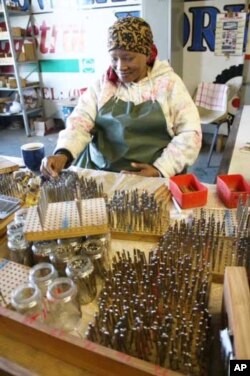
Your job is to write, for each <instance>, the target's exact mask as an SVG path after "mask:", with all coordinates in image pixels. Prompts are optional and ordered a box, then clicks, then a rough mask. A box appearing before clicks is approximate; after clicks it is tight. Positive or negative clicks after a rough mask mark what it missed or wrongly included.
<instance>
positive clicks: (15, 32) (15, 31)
mask: <svg viewBox="0 0 250 376" xmlns="http://www.w3.org/2000/svg"><path fill="white" fill-rule="evenodd" d="M11 34H12V36H13V37H22V36H24V35H25V29H22V28H21V27H12V28H11Z"/></svg>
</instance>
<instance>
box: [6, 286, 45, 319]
mask: <svg viewBox="0 0 250 376" xmlns="http://www.w3.org/2000/svg"><path fill="white" fill-rule="evenodd" d="M11 305H12V307H13V308H14V309H15V310H16V311H17V312H19V313H22V314H23V315H26V316H28V317H29V318H31V319H32V320H37V321H40V322H44V321H45V318H46V309H45V306H44V303H43V298H42V293H41V291H40V289H39V288H38V287H37V286H36V285H35V284H34V283H31V282H27V283H23V284H21V285H20V286H18V287H17V288H16V289H15V290H13V291H12V292H11Z"/></svg>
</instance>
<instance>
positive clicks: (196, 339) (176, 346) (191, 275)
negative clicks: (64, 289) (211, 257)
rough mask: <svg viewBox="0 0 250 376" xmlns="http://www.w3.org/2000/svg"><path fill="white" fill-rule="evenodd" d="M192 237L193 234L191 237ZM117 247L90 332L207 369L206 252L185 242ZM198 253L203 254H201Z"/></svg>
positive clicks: (123, 347)
mask: <svg viewBox="0 0 250 376" xmlns="http://www.w3.org/2000/svg"><path fill="white" fill-rule="evenodd" d="M190 242H191V240H190ZM165 246H166V248H165V247H163V244H162V245H159V247H158V248H157V249H155V250H154V251H151V252H150V253H149V259H148V261H147V260H146V257H145V254H144V252H142V251H140V250H138V249H134V252H133V255H132V256H131V254H130V253H129V252H128V251H127V252H126V251H124V250H123V252H122V253H120V252H117V254H116V256H115V257H114V258H113V264H112V270H110V271H109V272H108V276H107V278H106V280H105V285H104V288H103V290H102V292H101V295H100V298H99V301H98V308H99V313H96V314H95V321H94V323H90V324H89V326H88V330H87V333H86V335H87V338H88V339H89V340H91V341H93V342H97V343H99V344H101V345H104V346H107V347H110V348H113V349H116V350H118V351H121V352H124V353H126V354H129V355H131V356H135V357H138V358H140V359H143V360H146V361H149V362H151V363H155V364H159V365H160V366H162V367H165V368H170V369H173V370H178V371H181V372H183V373H188V374H192V375H201V374H203V371H204V369H205V357H206V355H207V354H206V351H207V345H208V331H209V327H210V314H209V312H208V299H209V292H210V285H211V275H210V269H211V267H210V265H209V263H208V262H207V259H206V253H203V254H202V255H201V254H200V253H199V252H198V250H197V249H196V248H195V249H194V250H193V253H192V254H190V253H189V249H188V248H186V246H185V243H179V244H178V247H177V246H176V247H175V246H173V244H172V245H171V246H169V247H168V246H167V245H166V244H165ZM197 253H198V254H197Z"/></svg>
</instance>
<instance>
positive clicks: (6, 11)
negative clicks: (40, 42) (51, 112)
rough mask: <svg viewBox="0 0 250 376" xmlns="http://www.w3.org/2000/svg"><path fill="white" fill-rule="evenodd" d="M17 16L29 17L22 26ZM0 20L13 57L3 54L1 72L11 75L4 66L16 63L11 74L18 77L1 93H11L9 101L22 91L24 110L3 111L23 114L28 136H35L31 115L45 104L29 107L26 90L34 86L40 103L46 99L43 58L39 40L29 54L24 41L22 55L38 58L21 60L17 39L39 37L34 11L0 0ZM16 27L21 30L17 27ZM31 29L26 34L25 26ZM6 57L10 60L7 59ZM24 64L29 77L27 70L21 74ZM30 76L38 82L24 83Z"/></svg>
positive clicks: (1, 36) (2, 38)
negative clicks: (37, 47)
mask: <svg viewBox="0 0 250 376" xmlns="http://www.w3.org/2000/svg"><path fill="white" fill-rule="evenodd" d="M13 17H25V19H24V21H25V22H24V23H25V28H24V29H23V28H20V27H19V25H20V22H18V23H17V22H16V25H15V20H14V19H13ZM0 21H1V22H4V23H5V26H6V31H3V32H0V41H8V42H9V45H10V51H9V55H11V56H10V57H7V58H5V57H1V58H0V75H3V76H6V77H8V74H6V72H4V69H3V67H8V66H9V67H12V70H13V71H12V72H11V76H12V77H13V78H15V79H16V86H17V87H14V88H11V87H6V86H4V87H0V93H7V96H8V98H9V102H12V101H13V100H14V96H15V97H16V96H17V95H18V97H19V99H20V104H21V108H22V111H21V112H19V113H17V114H12V113H0V117H11V116H21V117H22V118H23V122H24V127H25V131H26V134H27V136H31V130H30V124H29V116H32V115H33V114H36V113H42V115H44V114H43V106H39V107H37V108H33V109H27V103H26V100H25V91H26V90H29V89H33V90H35V91H36V95H37V98H38V99H39V101H38V103H42V102H43V100H42V98H40V96H41V92H42V91H41V90H39V88H41V72H40V70H39V62H38V60H37V57H36V51H35V44H34V48H33V51H31V52H32V55H29V53H30V51H29V50H28V49H27V50H26V44H25V43H24V51H23V52H24V53H23V54H22V58H25V57H26V58H27V56H30V57H32V58H33V59H35V60H25V61H18V58H19V52H18V51H17V50H16V48H15V45H16V44H15V41H17V40H18V41H22V42H25V41H28V40H33V41H35V36H34V33H33V30H34V24H33V15H32V14H31V10H30V9H29V10H27V11H22V10H15V9H10V8H9V6H7V5H6V1H5V0H0ZM14 28H16V29H18V28H20V29H21V30H14ZM28 29H30V30H31V35H24V34H26V33H27V31H25V30H28ZM12 34H16V35H17V36H13V35H12ZM5 59H6V60H5ZM21 66H27V67H26V68H25V77H22V76H23V75H24V73H22V74H20V72H22V71H23V70H21ZM2 71H3V72H2ZM28 77H29V79H30V80H31V81H33V82H34V84H31V85H28V86H23V79H25V78H26V79H27V78H28ZM3 85H6V82H3ZM6 109H8V104H7V103H6Z"/></svg>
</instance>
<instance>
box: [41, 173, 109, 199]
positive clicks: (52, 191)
mask: <svg viewBox="0 0 250 376" xmlns="http://www.w3.org/2000/svg"><path fill="white" fill-rule="evenodd" d="M43 188H44V190H45V192H46V196H47V200H48V202H63V201H73V200H74V199H75V197H77V198H78V199H88V198H98V197H104V193H103V184H102V183H100V184H98V183H97V182H96V180H95V179H93V178H85V177H79V176H78V174H77V173H76V172H73V171H67V172H62V173H61V175H60V176H59V177H58V178H56V179H55V178H53V179H49V180H46V181H45V182H44V183H43Z"/></svg>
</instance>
